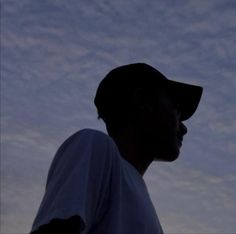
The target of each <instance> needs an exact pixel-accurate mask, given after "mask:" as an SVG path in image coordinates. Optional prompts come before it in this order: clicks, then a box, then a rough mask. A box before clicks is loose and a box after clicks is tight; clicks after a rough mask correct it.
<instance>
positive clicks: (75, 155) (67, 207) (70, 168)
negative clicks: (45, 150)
mask: <svg viewBox="0 0 236 234" xmlns="http://www.w3.org/2000/svg"><path fill="white" fill-rule="evenodd" d="M113 154H114V144H113V143H112V141H111V139H110V138H109V137H108V136H107V135H105V134H104V133H101V132H98V131H92V130H82V131H80V132H79V133H77V134H74V135H73V136H72V137H70V138H69V139H68V140H67V141H65V142H64V144H63V145H62V146H61V147H60V148H59V150H58V151H57V153H56V155H55V157H54V160H53V162H52V164H51V167H50V170H49V174H48V179H47V186H46V191H45V195H44V197H43V200H42V202H41V205H40V208H39V211H38V214H37V216H36V218H35V221H34V223H33V227H32V231H35V230H37V229H38V228H39V227H40V226H42V225H45V224H48V223H50V221H52V220H53V219H68V218H70V217H72V216H79V217H80V218H81V220H82V222H83V224H84V227H85V229H84V232H82V233H86V230H89V229H90V228H91V227H92V226H93V225H96V223H97V222H99V220H100V219H101V217H102V216H103V215H104V213H105V212H106V208H107V207H106V204H107V202H108V200H109V184H110V181H109V180H110V177H111V176H110V175H111V168H112V158H113Z"/></svg>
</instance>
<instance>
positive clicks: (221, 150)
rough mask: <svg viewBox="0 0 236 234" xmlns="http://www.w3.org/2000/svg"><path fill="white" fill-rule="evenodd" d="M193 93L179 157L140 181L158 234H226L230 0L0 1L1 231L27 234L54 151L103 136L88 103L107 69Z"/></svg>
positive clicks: (233, 95) (233, 215) (235, 18)
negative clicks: (146, 68)
mask: <svg viewBox="0 0 236 234" xmlns="http://www.w3.org/2000/svg"><path fill="white" fill-rule="evenodd" d="M134 62H146V63H148V64H150V65H152V66H154V67H156V68H157V69H159V70H160V71H161V72H162V73H164V74H165V75H166V76H167V77H168V78H170V79H173V80H176V81H181V82H187V83H192V84H196V85H201V86H203V87H204V93H203V97H202V100H201V103H200V105H199V108H198V110H197V112H196V113H195V115H194V116H193V117H192V118H191V119H190V120H188V121H186V123H185V124H186V125H187V127H188V130H189V131H188V134H187V135H186V136H185V138H184V145H183V147H182V151H181V155H180V157H179V159H178V160H177V161H175V162H172V163H164V162H155V163H153V164H152V165H151V166H150V168H149V169H148V171H147V173H146V174H145V176H144V179H145V181H146V183H147V187H148V190H149V193H150V196H151V199H152V201H153V204H154V206H155V208H156V211H157V214H158V216H159V219H160V222H161V224H162V226H163V229H164V232H165V233H173V234H174V233H175V234H176V233H186V234H187V233H188V234H190V233H191V234H196V233H198V234H200V233H202V234H203V233H212V234H216V233H218V234H220V233H221V234H222V233H224V234H226V233H236V221H235V220H236V200H235V199H236V169H235V168H236V108H235V101H236V77H235V75H236V1H235V0H175V1H174V0H146V1H144V0H117V1H115V0H111V1H108V0H99V1H95V0H87V1H85V0H84V1H82V0H64V1H63V0H38V1H37V0H1V233H4V234H5V233H17V234H19V233H27V232H29V231H30V228H31V225H32V222H33V220H34V217H35V215H36V212H37V210H38V207H39V205H40V202H41V199H42V196H43V193H44V189H45V183H46V177H47V173H48V169H49V166H50V163H51V161H52V159H53V157H54V155H55V152H56V150H57V148H58V147H59V146H60V145H61V144H62V142H63V141H64V140H65V139H66V138H68V137H69V136H70V135H71V134H73V133H75V132H77V131H78V130H80V129H83V128H94V129H98V130H101V131H104V132H106V130H105V126H104V124H103V122H102V120H98V119H97V113H96V109H95V106H94V104H93V98H94V95H95V92H96V88H97V86H98V84H99V82H100V81H101V79H102V78H103V77H104V75H105V74H106V73H107V72H108V71H110V70H111V69H113V68H114V67H116V66H120V65H123V64H127V63H134Z"/></svg>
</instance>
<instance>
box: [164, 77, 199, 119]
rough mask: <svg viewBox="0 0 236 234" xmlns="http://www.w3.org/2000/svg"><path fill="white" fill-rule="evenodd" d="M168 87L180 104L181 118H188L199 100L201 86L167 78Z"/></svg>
mask: <svg viewBox="0 0 236 234" xmlns="http://www.w3.org/2000/svg"><path fill="white" fill-rule="evenodd" d="M168 81H169V82H168V83H169V87H170V88H171V91H172V93H173V94H174V96H175V98H176V100H177V102H178V104H179V105H180V111H181V120H182V121H184V120H187V119H189V118H190V117H191V116H192V115H193V114H194V112H195V111H196V109H197V107H198V104H199V102H200V99H201V96H202V92H203V88H202V87H201V86H197V85H190V84H185V83H181V82H176V81H172V80H168Z"/></svg>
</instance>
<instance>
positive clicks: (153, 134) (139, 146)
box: [32, 63, 202, 234]
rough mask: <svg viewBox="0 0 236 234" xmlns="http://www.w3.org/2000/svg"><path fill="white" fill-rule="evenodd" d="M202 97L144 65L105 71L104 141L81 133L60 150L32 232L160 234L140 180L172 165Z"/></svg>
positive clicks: (101, 98) (99, 99)
mask: <svg viewBox="0 0 236 234" xmlns="http://www.w3.org/2000/svg"><path fill="white" fill-rule="evenodd" d="M201 95H202V87H200V86H195V85H190V84H184V83H180V82H176V81H171V80H168V79H167V78H166V77H165V76H164V75H163V74H161V73H160V72H159V71H157V70H156V69H154V68H153V67H151V66H149V65H147V64H144V63H137V64H129V65H125V66H121V67H118V68H115V69H114V70H112V71H111V72H109V73H108V74H107V75H106V77H105V78H104V79H103V80H102V81H101V83H100V85H99V87H98V90H97V93H96V96H95V100H94V103H95V105H96V107H97V110H98V117H99V118H101V119H103V120H104V122H105V124H106V128H107V132H108V134H109V136H107V135H106V134H104V133H101V132H99V131H96V130H91V129H85V130H82V131H79V132H78V133H75V134H74V135H73V136H71V137H70V138H68V139H67V140H66V141H65V142H64V143H63V145H62V146H61V147H60V148H59V150H58V152H57V154H56V156H55V158H54V160H53V163H52V165H51V168H50V171H49V175H48V181H47V187H46V192H45V196H44V199H43V201H42V204H41V206H40V209H39V212H38V214H37V216H36V219H35V222H34V225H33V229H32V233H34V234H35V233H37V234H38V233H74V234H75V233H96V234H98V233H99V234H100V233H104V234H106V233H113V234H115V233H117V234H118V233H120V234H131V233H135V234H138V233H140V234H141V233H142V234H144V233H147V234H149V233H150V234H153V233H163V231H162V228H161V225H160V223H159V220H158V217H157V215H156V213H155V210H154V208H153V205H152V203H151V201H150V198H149V196H148V192H147V190H146V187H145V184H144V181H143V179H142V176H143V175H144V173H145V171H146V170H147V168H148V166H149V165H150V164H151V163H152V162H153V161H168V162H171V161H174V160H176V159H177V158H178V156H179V152H180V147H181V145H182V141H183V136H184V135H185V134H186V133H187V128H186V126H185V125H184V124H183V121H185V120H187V119H189V118H190V117H191V116H192V115H193V114H194V112H195V110H196V109H197V106H198V104H199V101H200V98H201ZM73 155H75V156H73ZM73 160H74V161H73ZM71 161H73V162H71ZM88 161H89V162H88ZM62 174H63V175H62ZM71 194H72V195H71Z"/></svg>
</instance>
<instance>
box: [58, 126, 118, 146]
mask: <svg viewBox="0 0 236 234" xmlns="http://www.w3.org/2000/svg"><path fill="white" fill-rule="evenodd" d="M62 145H63V146H69V145H70V146H74V147H76V148H77V147H79V148H81V147H82V148H83V147H86V146H89V147H93V148H96V149H97V150H98V149H104V148H107V147H108V148H110V147H111V148H113V149H115V150H116V149H117V147H116V144H115V142H114V141H113V139H112V138H111V137H110V136H109V135H107V134H106V133H104V132H102V131H99V130H96V129H91V128H84V129H81V130H79V131H77V132H75V133H74V134H72V135H71V136H70V137H68V138H67V139H66V140H65V141H64V142H63V144H62Z"/></svg>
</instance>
